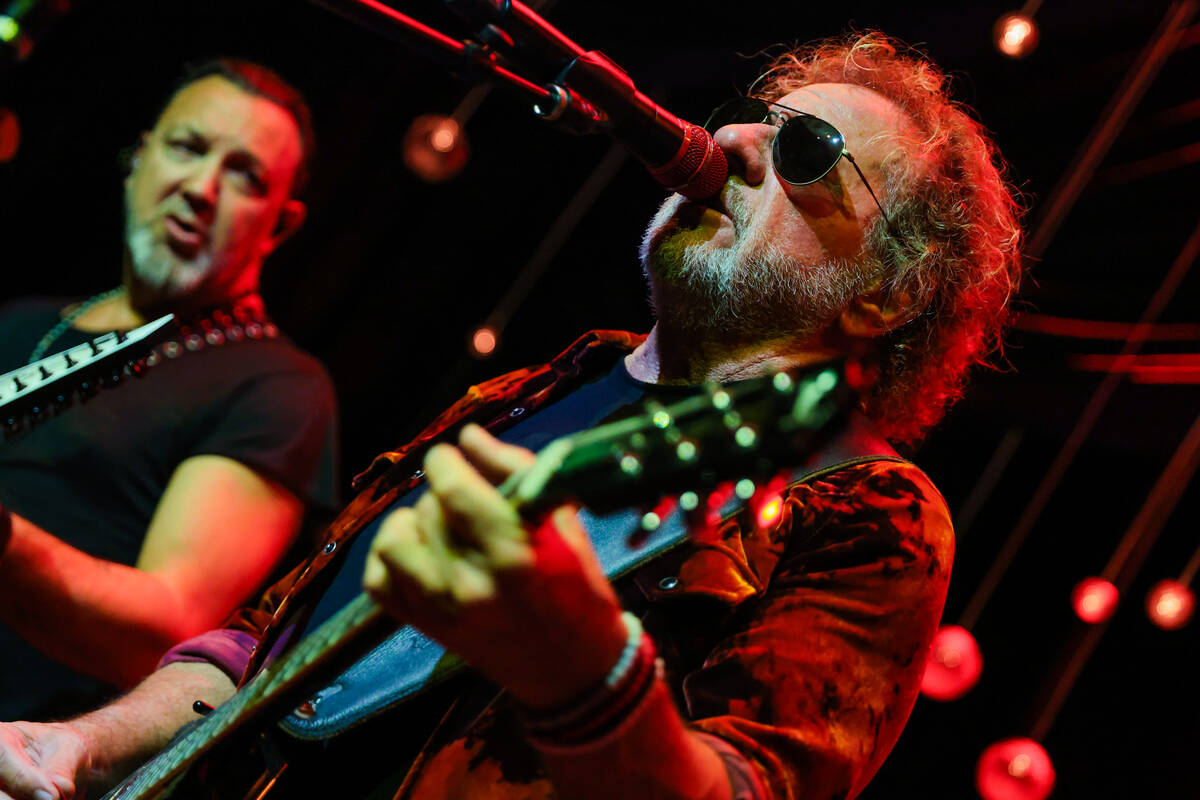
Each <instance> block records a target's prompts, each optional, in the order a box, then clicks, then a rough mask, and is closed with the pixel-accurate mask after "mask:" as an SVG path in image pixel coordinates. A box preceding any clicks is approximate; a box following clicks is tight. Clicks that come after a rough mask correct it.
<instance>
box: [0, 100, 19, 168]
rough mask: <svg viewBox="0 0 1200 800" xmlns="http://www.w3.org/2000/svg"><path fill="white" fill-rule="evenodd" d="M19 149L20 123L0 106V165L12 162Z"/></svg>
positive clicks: (9, 111)
mask: <svg viewBox="0 0 1200 800" xmlns="http://www.w3.org/2000/svg"><path fill="white" fill-rule="evenodd" d="M20 147H21V123H20V121H18V120H17V115H16V113H15V112H13V111H12V110H11V109H7V108H5V107H4V106H0V164H4V163H6V162H8V161H12V160H13V159H14V158H16V156H17V150H19V149H20Z"/></svg>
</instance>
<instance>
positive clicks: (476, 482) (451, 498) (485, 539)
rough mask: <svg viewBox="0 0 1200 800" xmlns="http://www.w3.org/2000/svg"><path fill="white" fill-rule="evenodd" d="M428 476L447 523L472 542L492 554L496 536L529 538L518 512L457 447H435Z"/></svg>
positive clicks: (428, 461)
mask: <svg viewBox="0 0 1200 800" xmlns="http://www.w3.org/2000/svg"><path fill="white" fill-rule="evenodd" d="M425 476H426V478H427V479H428V481H429V488H430V493H431V494H432V495H433V496H434V497H436V498H437V501H438V504H439V505H440V507H441V510H442V514H443V515H444V517H445V520H446V523H447V525H448V526H449V528H450V529H451V530H453V531H454V533H455V534H457V535H458V536H460V537H465V540H466V543H467V544H468V545H469V546H472V547H474V548H475V549H478V550H480V551H481V552H483V553H485V554H486V555H489V556H490V555H491V552H492V545H493V543H494V541H495V540H497V539H507V540H509V541H520V542H524V541H525V540H526V536H525V531H524V530H523V529H522V527H521V518H520V517H519V516H518V515H517V512H516V511H515V510H514V509H513V507H512V506H511V505H510V504H509V503H508V501H507V500H505V499H504V498H503V497H501V495H500V493H499V492H497V491H496V490H495V488H494V487H493V486H492V485H491V484H490V483H488V482H487V481H486V480H485V479H484V477H483V476H482V475H480V474H479V473H478V472H476V471H475V469H474V468H473V467H472V466H471V465H470V464H469V463H468V462H467V461H466V459H465V458H464V457H463V456H462V454H461V453H460V452H459V451H458V450H456V449H455V448H453V447H449V446H446V445H438V446H436V447H434V448H432V449H431V450H430V451H429V453H428V455H426V457H425Z"/></svg>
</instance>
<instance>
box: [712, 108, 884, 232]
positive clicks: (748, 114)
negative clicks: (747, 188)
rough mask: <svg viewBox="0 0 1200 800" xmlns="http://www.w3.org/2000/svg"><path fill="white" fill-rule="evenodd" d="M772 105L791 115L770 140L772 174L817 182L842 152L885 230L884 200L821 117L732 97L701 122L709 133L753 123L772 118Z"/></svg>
mask: <svg viewBox="0 0 1200 800" xmlns="http://www.w3.org/2000/svg"><path fill="white" fill-rule="evenodd" d="M771 106H778V107H779V108H782V109H783V110H785V111H790V112H791V113H792V114H793V115H794V116H790V117H788V118H787V119H786V120H784V122H783V124H782V125H780V126H779V131H778V132H777V133H776V134H775V141H774V142H773V143H772V144H771V162H772V163H773V164H774V165H775V174H776V175H778V176H779V177H780V178H781V179H782V180H783V181H785V182H786V183H790V184H791V185H792V186H807V185H808V184H810V183H816V182H817V181H819V180H821V178H824V177H825V176H826V175H828V174H829V172H830V170H832V169H833V168H834V167H836V166H837V163H838V161H839V160H840V159H841V158H842V157H843V156H844V157H845V159H846V160H847V161H849V162H850V166H852V167H854V171H855V172H857V173H858V177H859V178H860V179H861V180H862V182H863V186H866V187H867V191H868V192H869V193H870V195H871V199H872V200H874V201H875V205H877V206H879V213H880V214H882V215H883V221H884V222H885V223H887V227H888V230H889V231H891V229H892V222H891V220H890V219H889V218H888V213H887V212H886V211H884V210H883V204H882V203H880V202H879V198H878V197H876V196H875V190H874V189H872V188H871V184H870V182H868V181H867V176H866V175H863V171H862V169H860V168H859V166H858V163H857V162H856V161H855V160H854V156H852V155H850V151H849V150H847V149H846V140H845V139H844V138H843V137H842V132H841V131H839V130H838V129H837V128H835V127H833V125H831V124H829V123H828V122H826V121H825V120H823V119H821V118H820V117H814V116H813V115H812V114H806V113H805V112H803V111H799V110H797V109H795V108H789V107H788V106H785V105H783V104H782V103H776V102H775V101H774V100H763V99H761V98H758V97H735V98H734V99H732V100H730V101H729V102H727V103H725V104H723V105H721V106H718V107H717V109H716V110H714V111H713V112H712V114H710V115H709V117H708V122H706V123H704V129H705V130H706V131H708V132H709V133H710V134H712V133H716V132H717V129H718V128H723V127H724V126H726V125H755V124H760V123H769V122H771V114H772V111H771Z"/></svg>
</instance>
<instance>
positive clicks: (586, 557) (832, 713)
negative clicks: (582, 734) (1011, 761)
mask: <svg viewBox="0 0 1200 800" xmlns="http://www.w3.org/2000/svg"><path fill="white" fill-rule="evenodd" d="M480 436H481V433H480V432H479V431H477V430H472V429H467V430H464V432H463V436H462V439H461V441H460V446H461V447H462V449H463V451H464V453H465V454H466V460H464V459H463V458H462V457H461V456H459V455H458V454H457V453H455V452H454V451H453V450H450V449H449V448H435V449H434V450H431V451H430V453H429V456H428V458H427V460H426V475H427V477H428V479H429V481H430V492H429V493H428V494H427V495H426V497H425V498H422V501H421V502H420V503H418V505H417V507H416V509H414V510H410V511H401V512H396V513H395V514H393V515H392V517H390V518H389V519H388V520H387V521H385V523H384V525H383V527H382V529H381V531H380V534H379V536H378V538H377V539H376V542H375V544H374V545H373V547H372V555H371V558H370V559H368V562H367V571H366V574H365V576H364V583H365V585H366V587H367V589H368V591H370V592H372V594H374V595H375V596H376V597H377V598H379V599H380V601H381V602H382V603H383V604H384V605H385V607H387V608H388V609H389V610H391V611H392V612H393V613H395V614H397V615H399V616H401V617H402V618H404V619H406V620H407V621H409V622H412V623H413V624H415V625H417V626H418V627H421V628H422V629H424V630H425V631H426V632H427V633H430V634H431V635H432V636H434V638H436V639H438V640H439V641H441V642H442V643H443V644H445V645H446V646H447V647H448V648H449V649H451V650H453V651H455V652H457V653H459V654H460V655H462V656H464V657H465V658H466V660H467V661H469V662H470V663H471V664H472V665H473V666H474V667H476V668H477V669H479V670H480V671H481V672H483V673H484V674H485V675H487V676H488V677H489V678H491V679H492V680H493V681H494V682H496V683H498V684H500V685H502V686H504V687H505V688H506V689H508V691H509V692H510V694H512V695H513V696H514V697H515V698H516V699H517V700H518V701H520V702H521V703H522V704H523V705H525V706H526V707H527V708H529V709H531V710H532V711H534V712H536V711H537V710H539V709H544V708H552V707H560V706H562V705H563V704H564V703H569V702H570V700H571V699H572V698H575V697H579V696H580V695H582V694H583V693H584V692H585V691H586V690H587V689H588V688H589V687H594V686H596V685H598V684H599V683H600V681H601V679H602V678H603V677H604V676H605V675H606V674H607V671H608V670H609V669H610V668H611V667H612V665H613V664H614V663H615V662H616V658H617V657H616V653H619V652H620V650H621V646H620V644H619V643H614V637H613V635H612V634H611V633H610V631H611V628H610V627H609V625H610V621H611V620H612V618H613V614H615V613H616V610H617V608H618V607H617V605H616V600H615V598H613V597H612V592H611V588H610V587H609V586H608V584H607V581H605V580H604V578H603V576H602V575H601V574H600V573H599V567H598V566H597V565H596V564H595V560H594V557H593V556H592V554H591V551H590V547H589V546H588V543H587V540H586V537H585V536H584V535H583V532H582V530H581V529H580V527H579V525H578V521H577V520H576V519H575V517H574V514H573V513H571V510H570V509H559V510H558V511H557V512H555V513H554V514H553V515H552V516H551V518H550V520H549V522H548V523H544V524H542V525H540V526H538V527H536V528H535V529H533V530H525V529H523V528H522V527H521V525H520V524H519V522H517V521H516V520H515V515H513V514H512V512H511V511H509V510H507V504H506V503H503V502H500V503H497V502H496V501H497V500H498V499H499V497H498V495H496V494H495V493H489V492H488V490H487V489H488V487H487V486H486V481H484V480H483V478H482V477H480V476H479V475H478V474H477V473H475V472H474V471H473V470H471V469H470V468H469V465H471V464H473V465H474V466H475V467H477V468H480V469H481V470H482V471H483V472H484V473H485V474H487V475H489V477H492V478H495V477H500V476H501V475H502V474H504V472H505V470H504V469H502V468H500V464H501V462H503V461H504V460H505V459H507V458H509V457H510V456H509V455H506V450H505V449H504V448H501V447H499V446H498V445H496V444H495V443H494V442H489V441H484V440H482V439H481V438H480ZM512 461H513V462H514V463H513V464H512V465H511V466H510V467H509V468H508V471H512V470H513V469H515V468H516V464H515V461H516V459H512ZM843 472H844V473H845V474H842V473H843ZM839 481H841V482H842V483H839ZM729 524H736V523H732V522H731V523H729ZM787 530H795V531H796V535H795V536H794V537H791V538H789V537H787V536H781V535H779V534H780V533H782V532H784V531H787ZM762 535H763V536H765V537H768V539H769V541H768V542H767V544H766V547H767V549H768V550H770V551H771V552H773V553H774V554H775V555H774V558H775V559H776V560H773V561H770V562H769V563H767V562H764V561H762V560H761V559H760V560H756V561H755V565H756V566H758V567H765V569H766V570H769V571H770V574H769V575H768V574H765V573H764V574H763V575H762V576H761V585H762V586H763V588H762V590H761V592H762V593H761V594H760V595H759V596H758V597H757V598H754V599H751V600H748V601H746V605H744V606H739V613H738V614H737V615H736V618H735V619H736V626H735V627H731V628H729V629H726V630H719V631H714V636H716V638H717V639H718V641H717V643H716V644H715V645H714V646H713V649H712V650H711V651H710V652H709V654H708V657H707V658H706V659H705V661H704V664H703V666H702V668H701V669H700V670H698V671H697V672H694V673H693V674H691V675H689V676H688V677H687V680H686V682H685V683H684V686H685V691H686V695H687V699H688V711H689V716H690V717H691V720H690V721H685V720H684V718H683V717H682V716H681V715H680V713H679V712H678V710H677V709H676V708H675V707H674V705H673V703H672V701H671V699H670V696H669V693H668V691H667V690H666V687H665V686H663V685H662V684H661V683H657V684H654V685H653V686H652V690H651V692H650V693H649V695H647V696H646V699H645V700H644V701H643V702H642V704H641V705H640V706H639V707H638V711H637V713H635V714H633V715H632V716H631V717H629V718H628V723H627V724H626V725H624V726H623V727H621V728H620V729H618V731H617V732H616V734H614V735H612V736H611V737H605V738H603V739H601V740H600V742H601V743H600V745H599V746H596V745H588V746H586V747H584V748H573V749H572V748H566V749H567V750H568V751H569V752H549V751H548V752H545V753H544V757H545V762H546V766H547V769H548V772H549V775H550V777H551V780H552V781H553V783H554V785H555V788H556V790H557V793H559V794H561V795H562V796H568V797H573V798H584V799H585V800H586V799H588V798H593V797H594V798H601V797H614V796H620V797H630V798H650V797H654V798H722V799H723V798H728V797H730V796H731V794H732V791H733V788H734V787H733V784H732V783H731V779H732V778H733V776H734V774H735V773H736V774H737V775H738V781H737V782H738V784H739V785H740V790H741V791H743V792H745V794H738V797H743V796H753V797H800V796H803V797H806V798H826V797H841V796H852V795H853V794H855V793H857V792H858V791H861V789H862V787H863V786H864V785H865V784H866V782H867V780H868V779H869V778H870V777H871V775H872V774H873V773H874V771H875V770H876V769H878V767H879V764H880V763H881V761H882V759H883V757H884V756H885V755H886V753H887V752H888V751H889V750H890V748H891V746H892V744H893V743H894V741H895V738H896V736H898V734H899V731H900V729H901V728H902V727H903V724H904V722H905V720H906V719H907V716H908V712H909V710H910V709H911V706H912V703H913V701H914V700H915V698H916V692H917V686H918V684H919V680H920V672H921V666H922V664H923V662H924V654H925V652H926V650H927V649H928V644H929V641H930V638H931V637H932V635H933V632H934V630H935V628H936V624H937V620H938V617H939V615H940V612H941V605H942V602H943V599H944V597H945V589H946V582H947V578H948V574H949V564H950V559H951V555H952V549H953V547H952V539H951V534H950V528H949V519H948V514H947V513H946V510H945V506H944V503H942V501H941V499H940V497H939V496H938V495H937V493H936V490H934V489H933V488H932V486H930V485H929V484H928V482H927V480H925V479H924V478H923V476H921V475H920V473H919V471H918V470H916V469H915V468H913V467H911V466H906V465H888V464H885V465H884V466H878V465H874V464H872V465H866V466H859V467H855V468H853V469H847V470H844V471H840V472H839V473H838V474H837V477H836V478H835V477H831V478H829V479H828V480H827V481H822V482H821V484H820V485H819V486H818V487H817V488H813V487H810V486H807V485H801V486H799V487H796V488H795V489H793V491H792V492H791V493H789V496H788V502H787V504H786V510H785V512H784V514H782V515H781V521H780V527H779V529H778V531H772V532H763V534H762ZM793 539H794V541H793ZM760 555H761V553H760ZM715 624H718V621H717V620H714V625H715ZM705 734H707V735H711V736H715V737H717V739H718V740H719V741H714V739H712V738H709V737H708V736H706V735H705ZM555 749H556V750H558V749H562V748H555ZM718 753H720V755H718ZM727 768H728V769H727Z"/></svg>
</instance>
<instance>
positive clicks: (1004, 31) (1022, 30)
mask: <svg viewBox="0 0 1200 800" xmlns="http://www.w3.org/2000/svg"><path fill="white" fill-rule="evenodd" d="M992 39H993V41H994V43H995V45H996V49H997V50H999V51H1000V52H1001V53H1004V55H1006V56H1008V57H1009V58H1024V57H1025V56H1027V55H1029V54H1030V53H1032V52H1033V50H1034V48H1036V47H1037V43H1038V26H1037V23H1036V22H1034V21H1033V17H1031V16H1029V15H1028V14H1026V13H1024V12H1022V11H1013V12H1011V13H1008V14H1005V15H1004V16H1002V17H1000V19H998V20H996V25H995V27H994V28H993V29H992Z"/></svg>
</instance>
